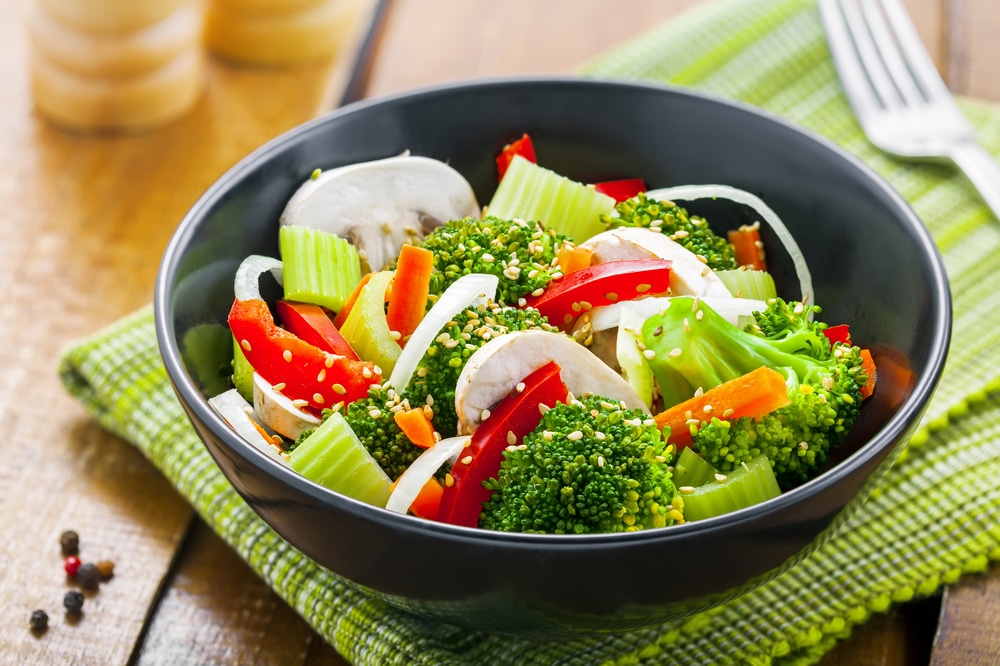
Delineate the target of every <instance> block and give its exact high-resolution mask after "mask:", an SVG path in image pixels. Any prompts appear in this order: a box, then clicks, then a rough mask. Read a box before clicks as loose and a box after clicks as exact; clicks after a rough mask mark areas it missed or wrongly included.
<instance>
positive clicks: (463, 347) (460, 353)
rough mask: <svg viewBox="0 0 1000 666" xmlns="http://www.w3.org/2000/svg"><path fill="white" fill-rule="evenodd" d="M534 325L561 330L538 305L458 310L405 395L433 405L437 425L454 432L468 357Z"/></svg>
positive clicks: (414, 401) (440, 429) (444, 433)
mask: <svg viewBox="0 0 1000 666" xmlns="http://www.w3.org/2000/svg"><path fill="white" fill-rule="evenodd" d="M534 328H541V329H543V330H546V331H556V330H557V329H556V328H555V327H553V326H550V325H549V323H548V319H546V318H545V316H543V315H542V314H541V313H540V312H539V311H538V310H536V309H534V308H523V309H521V308H512V307H507V306H501V305H498V304H496V303H490V304H489V305H480V306H479V307H476V308H469V309H466V310H464V311H462V312H460V313H458V314H457V315H455V316H454V317H453V318H452V320H451V321H450V322H448V325H447V326H445V327H444V328H443V329H441V331H440V333H439V334H438V336H437V338H435V340H434V342H433V343H431V345H430V347H428V349H427V352H426V353H425V354H424V357H423V358H422V359H420V362H419V363H418V364H417V368H416V371H415V372H414V374H413V379H412V380H410V384H409V386H407V387H406V389H405V390H404V391H403V397H405V398H407V399H408V400H409V401H410V404H413V405H424V404H429V405H431V408H432V409H433V411H434V417H433V419H432V421H433V423H434V429H435V430H437V431H438V432H439V433H441V435H442V436H443V437H450V436H452V435H454V434H455V432H456V423H457V421H458V416H457V415H456V413H455V385H456V384H457V382H458V376H459V375H460V374H461V373H462V368H464V367H465V363H466V361H468V360H469V357H470V356H472V354H473V353H474V352H475V351H476V350H477V349H479V348H480V347H482V346H483V345H484V344H486V343H487V342H489V341H490V340H492V339H493V338H495V337H497V336H499V335H504V334H505V333H510V332H512V331H525V330H528V329H534ZM428 396H429V397H430V400H428Z"/></svg>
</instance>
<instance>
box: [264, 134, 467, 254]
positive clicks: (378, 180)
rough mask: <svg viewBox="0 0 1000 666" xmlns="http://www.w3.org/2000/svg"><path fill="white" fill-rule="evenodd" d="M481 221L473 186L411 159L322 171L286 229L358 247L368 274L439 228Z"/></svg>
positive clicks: (298, 200)
mask: <svg viewBox="0 0 1000 666" xmlns="http://www.w3.org/2000/svg"><path fill="white" fill-rule="evenodd" d="M466 216H473V217H478V216H479V203H478V202H477V201H476V195H475V193H473V191H472V186H470V185H469V183H468V181H466V180H465V178H464V177H462V175H461V174H460V173H458V172H457V171H455V170H454V169H452V168H451V167H450V166H448V165H447V164H445V163H444V162H441V161H439V160H435V159H431V158H429V157H414V156H412V155H409V154H404V155H400V156H397V157H389V158H386V159H382V160H375V161H373V162H361V163H359V164H349V165H347V166H342V167H338V168H336V169H331V170H330V171H324V172H321V173H320V174H319V175H318V176H316V177H314V178H310V179H309V180H307V181H306V182H305V183H303V184H302V186H301V187H299V189H298V191H297V192H296V193H295V194H294V195H293V196H292V198H291V199H290V200H289V201H288V204H287V205H286V206H285V210H284V212H283V213H282V214H281V220H280V222H281V224H282V225H286V224H296V225H301V226H305V227H310V228H313V229H322V230H324V231H328V232H331V233H335V234H337V235H338V236H340V237H341V238H346V239H347V240H349V241H350V242H351V243H353V244H354V245H355V246H356V247H357V248H358V251H359V252H360V254H361V258H362V263H363V264H367V266H363V267H364V268H366V269H372V270H379V269H381V268H382V267H384V266H385V265H386V264H388V263H389V262H391V261H392V260H393V259H395V258H396V255H398V254H399V249H400V247H402V246H403V245H404V244H405V243H416V242H419V241H421V240H422V239H423V237H424V236H425V235H426V234H427V233H428V232H429V231H430V230H431V229H433V228H435V227H437V226H439V225H441V224H443V223H445V222H447V221H449V220H455V219H459V218H462V217H466Z"/></svg>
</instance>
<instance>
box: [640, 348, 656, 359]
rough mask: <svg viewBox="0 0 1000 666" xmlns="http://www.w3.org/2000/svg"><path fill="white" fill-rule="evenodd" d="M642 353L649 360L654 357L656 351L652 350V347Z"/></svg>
mask: <svg viewBox="0 0 1000 666" xmlns="http://www.w3.org/2000/svg"><path fill="white" fill-rule="evenodd" d="M642 355H643V356H645V357H646V358H647V359H648V360H650V361H652V360H653V359H654V358H656V352H655V351H653V350H652V349H647V350H646V351H644V352H642Z"/></svg>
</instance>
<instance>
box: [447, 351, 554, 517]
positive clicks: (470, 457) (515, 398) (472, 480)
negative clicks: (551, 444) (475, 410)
mask: <svg viewBox="0 0 1000 666" xmlns="http://www.w3.org/2000/svg"><path fill="white" fill-rule="evenodd" d="M568 395H569V391H568V389H567V388H566V385H565V384H563V382H562V379H560V377H559V366H558V365H557V364H556V363H555V362H554V361H550V362H548V363H546V364H545V365H543V366H542V367H541V368H539V369H538V370H535V371H534V372H532V373H531V374H530V375H528V376H527V377H525V378H524V390H523V391H521V392H520V393H519V392H517V391H516V390H515V391H512V392H511V393H510V394H508V395H507V397H506V398H504V399H503V400H501V401H500V404H498V405H497V407H496V409H494V410H493V411H492V413H491V414H490V416H489V418H487V419H486V420H485V421H483V422H482V424H480V426H479V428H478V429H477V430H476V432H475V433H473V435H472V442H471V443H470V444H469V446H468V447H467V448H465V449H463V450H462V452H461V453H459V457H458V460H457V461H456V462H455V465H454V466H453V467H452V468H451V472H450V474H451V476H452V479H453V481H454V483H451V484H450V485H449V484H448V483H446V484H445V487H444V492H443V493H442V494H441V504H440V506H439V508H438V515H437V519H438V520H439V521H441V522H444V523H450V524H452V525H463V526H465V527H475V526H476V525H478V524H479V514H480V513H481V512H482V510H483V502H485V501H486V500H488V499H489V497H490V492H491V491H490V490H487V489H486V488H485V487H483V482H484V481H486V480H487V479H489V478H491V477H495V476H496V475H497V471H498V470H499V469H500V461H501V460H502V459H503V452H504V449H506V448H507V447H508V446H511V445H512V443H520V442H521V439H522V438H524V436H525V435H528V434H529V433H531V432H532V431H533V430H534V429H535V428H537V427H538V423H539V422H540V421H541V420H542V413H541V411H539V409H538V406H539V405H545V406H547V407H553V406H555V404H556V403H557V402H566V398H567V397H568Z"/></svg>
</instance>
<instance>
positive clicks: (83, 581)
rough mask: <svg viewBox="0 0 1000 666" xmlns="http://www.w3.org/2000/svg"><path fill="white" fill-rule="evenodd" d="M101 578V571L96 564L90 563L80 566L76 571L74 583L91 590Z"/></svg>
mask: <svg viewBox="0 0 1000 666" xmlns="http://www.w3.org/2000/svg"><path fill="white" fill-rule="evenodd" d="M100 577H101V571H100V569H98V568H97V565H96V564H92V563H90V562H88V563H86V564H84V565H82V566H81V567H80V568H79V569H77V570H76V582H78V583H80V587H83V588H85V589H88V590H92V589H94V588H95V587H97V581H98V580H99V579H100Z"/></svg>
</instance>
